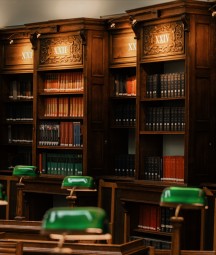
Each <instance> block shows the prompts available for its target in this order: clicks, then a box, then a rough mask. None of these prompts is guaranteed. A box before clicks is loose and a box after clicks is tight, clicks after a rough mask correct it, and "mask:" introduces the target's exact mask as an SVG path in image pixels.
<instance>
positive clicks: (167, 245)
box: [130, 235, 171, 250]
mask: <svg viewBox="0 0 216 255" xmlns="http://www.w3.org/2000/svg"><path fill="white" fill-rule="evenodd" d="M140 238H142V240H143V244H144V245H145V246H146V247H147V246H152V247H154V248H155V249H159V250H161V249H162V250H170V249H171V241H167V240H163V239H160V238H150V237H146V236H143V235H141V236H138V235H136V236H135V235H133V236H130V241H133V240H137V239H140Z"/></svg>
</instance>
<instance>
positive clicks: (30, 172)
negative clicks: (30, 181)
mask: <svg viewBox="0 0 216 255" xmlns="http://www.w3.org/2000/svg"><path fill="white" fill-rule="evenodd" d="M13 175H14V176H29V177H36V176H38V174H37V172H36V166H26V165H17V166H15V167H14V169H13Z"/></svg>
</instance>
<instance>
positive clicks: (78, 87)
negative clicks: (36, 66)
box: [44, 71, 84, 92]
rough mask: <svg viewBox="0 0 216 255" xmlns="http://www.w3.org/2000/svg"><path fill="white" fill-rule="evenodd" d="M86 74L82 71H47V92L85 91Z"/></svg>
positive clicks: (45, 84)
mask: <svg viewBox="0 0 216 255" xmlns="http://www.w3.org/2000/svg"><path fill="white" fill-rule="evenodd" d="M83 87H84V76H83V72H81V71H74V72H65V73H54V72H53V73H46V76H45V82H44V91H45V92H70V91H83Z"/></svg>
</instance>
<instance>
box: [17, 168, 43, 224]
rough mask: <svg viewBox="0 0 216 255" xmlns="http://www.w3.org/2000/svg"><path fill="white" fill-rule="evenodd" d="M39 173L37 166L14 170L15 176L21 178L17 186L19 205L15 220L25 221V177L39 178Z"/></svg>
mask: <svg viewBox="0 0 216 255" xmlns="http://www.w3.org/2000/svg"><path fill="white" fill-rule="evenodd" d="M38 175H39V173H38V172H37V170H36V167H35V166H27V165H17V166H15V167H14V169H13V176H17V177H19V182H18V183H17V184H16V185H17V205H16V217H15V219H17V220H21V219H23V218H24V217H23V189H24V183H23V182H22V180H23V178H24V177H30V178H32V177H37V176H38Z"/></svg>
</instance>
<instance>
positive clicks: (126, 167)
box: [114, 154, 135, 177]
mask: <svg viewBox="0 0 216 255" xmlns="http://www.w3.org/2000/svg"><path fill="white" fill-rule="evenodd" d="M114 164H115V165H114V169H115V175H116V176H128V177H134V176H135V155H134V154H121V155H118V156H116V157H115V163H114Z"/></svg>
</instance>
